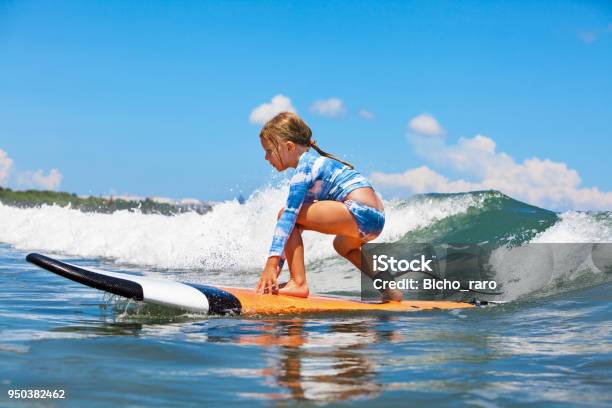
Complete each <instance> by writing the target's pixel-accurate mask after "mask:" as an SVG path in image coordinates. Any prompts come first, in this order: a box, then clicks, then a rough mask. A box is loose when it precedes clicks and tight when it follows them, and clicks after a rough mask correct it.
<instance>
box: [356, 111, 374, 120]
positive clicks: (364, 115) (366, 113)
mask: <svg viewBox="0 0 612 408" xmlns="http://www.w3.org/2000/svg"><path fill="white" fill-rule="evenodd" d="M357 114H358V115H359V116H361V117H362V118H364V119H367V120H374V114H373V113H372V112H370V111H368V110H365V109H360V110H359V112H357Z"/></svg>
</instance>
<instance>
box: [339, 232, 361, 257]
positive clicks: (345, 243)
mask: <svg viewBox="0 0 612 408" xmlns="http://www.w3.org/2000/svg"><path fill="white" fill-rule="evenodd" d="M360 248H361V242H360V241H359V240H357V239H354V238H350V237H345V236H342V235H338V236H336V238H334V249H335V250H336V252H337V253H338V254H339V255H341V256H343V257H346V256H347V255H348V254H349V253H350V252H351V251H353V250H355V249H360Z"/></svg>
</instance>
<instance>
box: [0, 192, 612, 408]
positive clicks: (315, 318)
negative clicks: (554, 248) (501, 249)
mask: <svg viewBox="0 0 612 408" xmlns="http://www.w3.org/2000/svg"><path fill="white" fill-rule="evenodd" d="M283 194H284V191H283V188H280V189H276V188H272V187H270V188H268V189H263V190H262V191H260V192H258V193H257V194H254V195H253V196H251V197H250V198H249V199H248V200H247V201H246V202H245V203H244V204H239V203H238V202H237V201H229V202H224V203H219V204H217V205H215V206H214V208H213V210H212V211H211V212H209V213H206V214H203V215H201V214H197V213H186V214H180V215H176V216H171V217H168V216H163V215H154V214H140V213H134V212H128V211H122V212H116V213H113V214H99V213H82V212H79V211H77V210H74V209H69V208H61V207H56V206H43V207H40V208H30V209H18V208H13V207H9V206H5V205H2V204H0V225H1V228H0V406H2V407H23V406H41V407H46V406H49V407H55V406H57V407H60V406H75V407H82V406H85V405H86V406H88V407H97V406H100V407H108V406H111V404H113V405H114V404H117V405H129V406H136V407H140V406H142V407H149V406H164V407H167V406H194V407H195V406H294V405H298V406H324V405H334V406H336V405H351V406H353V405H356V406H368V407H378V406H380V407H389V406H408V405H428V406H458V405H470V406H480V407H497V406H522V405H529V406H549V405H554V406H610V405H612V379H611V378H610V372H612V318H611V316H612V307H611V302H610V301H611V300H612V270H610V269H609V268H605V267H604V268H597V267H595V266H593V265H592V264H591V265H590V266H589V265H587V266H585V265H584V264H580V265H575V266H572V265H571V263H568V265H567V268H565V269H564V270H563V271H562V272H559V273H558V274H556V275H552V276H551V275H550V274H549V273H548V274H544V272H545V271H543V267H542V266H541V265H539V264H537V263H536V264H531V266H530V264H529V263H527V264H526V265H523V266H522V267H521V270H520V271H519V273H514V274H513V275H512V276H511V279H510V278H509V279H508V282H507V286H506V287H507V288H509V289H511V290H508V292H507V295H506V298H505V299H504V300H506V301H507V303H504V304H501V305H494V306H487V307H482V308H475V309H469V310H454V311H426V312H413V313H403V314H397V313H373V314H372V313H369V314H363V313H359V314H325V315H301V316H296V315H285V316H277V317H270V316H262V317H250V318H244V317H206V316H198V315H193V314H185V313H183V312H182V311H178V310H172V309H168V308H162V307H153V306H149V305H143V304H140V303H138V302H130V301H127V300H125V299H121V298H117V297H110V296H108V295H104V294H103V293H101V292H99V291H96V290H94V289H90V288H87V287H84V286H82V285H79V284H76V283H74V282H71V281H68V280H66V279H63V278H60V277H58V276H55V275H53V274H51V273H49V272H46V271H44V270H42V269H40V268H37V267H35V266H33V265H30V264H28V263H26V262H25V256H26V255H27V253H29V252H41V253H45V254H49V255H52V256H56V257H59V258H62V259H66V260H68V261H69V262H72V263H76V264H81V265H86V266H95V267H97V268H101V269H107V270H112V271H121V272H127V273H138V274H144V275H148V276H154V277H163V278H166V279H178V280H182V281H190V282H197V283H211V284H224V285H233V286H254V285H255V283H256V282H257V279H258V277H259V273H260V271H261V267H262V265H263V263H264V262H265V257H266V252H267V246H268V244H269V239H270V234H271V231H272V229H273V225H274V220H275V214H276V212H277V211H278V208H280V207H281V206H282V199H283ZM386 209H387V225H386V227H385V231H384V233H383V235H382V236H381V237H379V239H378V240H377V241H379V242H393V241H403V242H463V243H470V242H472V243H480V242H494V243H500V244H503V243H511V244H513V245H519V246H520V245H523V244H526V243H570V242H582V243H610V242H612V214H610V213H584V212H573V211H570V212H565V213H554V212H551V211H547V210H545V209H540V208H537V207H532V206H529V205H527V204H525V203H521V202H519V201H515V200H513V199H511V198H509V197H506V196H504V195H502V194H500V193H496V192H478V193H467V194H455V195H425V196H418V197H414V198H412V199H410V200H407V201H388V202H386ZM304 240H305V250H306V254H307V255H306V256H307V260H308V264H307V269H308V279H309V285H310V287H311V290H312V291H313V292H315V293H318V294H336V295H357V294H358V293H359V288H360V278H359V275H358V273H357V272H356V271H355V270H354V269H353V268H352V267H351V265H349V264H348V262H346V261H344V260H342V259H338V257H337V256H335V254H334V251H333V248H332V246H331V237H327V236H323V235H319V234H314V233H306V234H305V237H304ZM506 266H507V265H497V266H496V267H497V268H499V272H500V274H501V273H502V272H503V271H504V270H505V267H506ZM539 268H541V269H539ZM285 276H286V272H285ZM24 389H25V390H27V389H45V390H47V389H48V390H64V396H65V398H64V399H27V400H22V399H19V400H16V399H11V398H9V390H24Z"/></svg>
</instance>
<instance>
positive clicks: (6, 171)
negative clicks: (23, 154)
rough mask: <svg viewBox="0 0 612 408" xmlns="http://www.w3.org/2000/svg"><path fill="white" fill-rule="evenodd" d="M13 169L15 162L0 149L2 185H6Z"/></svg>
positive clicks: (0, 182)
mask: <svg viewBox="0 0 612 408" xmlns="http://www.w3.org/2000/svg"><path fill="white" fill-rule="evenodd" d="M12 168H13V160H12V159H11V158H10V157H9V156H8V154H7V153H6V152H5V151H4V150H2V149H0V184H4V182H6V180H8V178H9V176H10V174H11V169H12Z"/></svg>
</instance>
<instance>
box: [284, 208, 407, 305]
mask: <svg viewBox="0 0 612 408" xmlns="http://www.w3.org/2000/svg"><path fill="white" fill-rule="evenodd" d="M281 214H282V211H281V212H280V213H279V217H280V215H281ZM302 230H311V231H317V232H321V233H323V234H333V235H337V237H336V238H335V239H334V248H335V249H336V251H337V252H338V253H339V254H340V255H342V256H343V257H344V258H346V259H347V260H349V261H350V262H351V263H352V264H353V265H355V267H357V268H358V269H359V270H361V245H362V242H361V240H360V238H359V227H358V226H357V221H355V218H354V217H353V215H352V214H351V212H350V211H349V210H348V208H346V206H345V205H344V203H341V202H339V201H331V200H330V201H327V200H325V201H317V202H314V203H310V204H305V205H303V206H302V208H301V209H300V213H299V214H298V218H297V221H296V226H295V228H293V231H292V232H291V235H290V236H289V238H288V240H287V244H286V246H285V256H286V257H287V262H288V264H289V272H290V279H289V281H288V282H287V283H286V284H285V285H283V287H282V288H279V293H284V294H287V295H292V296H301V297H306V296H308V285H307V284H306V273H305V267H304V243H303V241H302V235H301V232H302ZM372 277H373V276H370V278H372ZM383 297H384V298H385V299H388V300H401V298H402V293H401V291H398V290H390V289H387V291H385V293H384V294H383Z"/></svg>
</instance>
